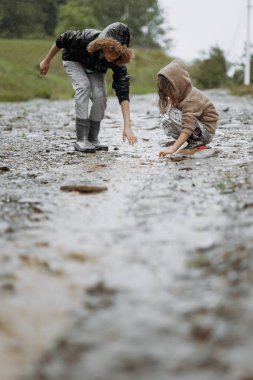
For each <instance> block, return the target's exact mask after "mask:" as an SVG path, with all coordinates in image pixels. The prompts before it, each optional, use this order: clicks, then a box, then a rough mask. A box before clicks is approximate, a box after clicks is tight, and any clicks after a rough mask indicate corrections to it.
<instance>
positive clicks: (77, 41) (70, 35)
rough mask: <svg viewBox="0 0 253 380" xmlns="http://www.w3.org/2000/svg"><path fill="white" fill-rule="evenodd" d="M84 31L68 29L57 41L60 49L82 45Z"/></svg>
mask: <svg viewBox="0 0 253 380" xmlns="http://www.w3.org/2000/svg"><path fill="white" fill-rule="evenodd" d="M82 35H83V32H82V31H81V30H68V31H67V32H65V33H62V34H61V35H60V36H59V37H58V38H57V40H56V41H55V44H56V46H57V47H58V48H59V49H62V48H64V49H73V48H79V47H81V44H82V43H83V37H82Z"/></svg>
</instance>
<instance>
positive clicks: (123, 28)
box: [99, 22, 130, 47]
mask: <svg viewBox="0 0 253 380" xmlns="http://www.w3.org/2000/svg"><path fill="white" fill-rule="evenodd" d="M106 37H109V38H113V39H114V40H116V41H118V42H120V43H121V45H126V46H127V47H129V43H130V32H129V28H128V26H127V25H126V24H123V23H122V22H114V23H113V24H110V25H108V26H107V27H106V28H105V29H104V30H102V32H101V33H100V35H99V38H106Z"/></svg>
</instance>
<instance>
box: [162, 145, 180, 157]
mask: <svg viewBox="0 0 253 380" xmlns="http://www.w3.org/2000/svg"><path fill="white" fill-rule="evenodd" d="M176 151H177V148H175V147H174V146H173V145H172V146H170V147H169V148H167V149H163V150H161V151H160V153H159V157H165V156H167V154H173V153H175V152H176Z"/></svg>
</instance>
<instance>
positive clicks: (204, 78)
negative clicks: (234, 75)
mask: <svg viewBox="0 0 253 380" xmlns="http://www.w3.org/2000/svg"><path fill="white" fill-rule="evenodd" d="M189 71H190V74H191V77H192V79H193V81H194V82H195V83H196V86H197V87H200V88H217V87H221V86H224V85H226V84H227V81H228V76H227V71H228V62H227V61H226V58H225V55H224V52H223V51H222V50H221V49H220V48H219V47H217V46H215V47H211V49H210V51H209V56H208V57H207V58H206V59H204V60H199V59H198V60H195V61H194V63H193V65H192V66H191V67H190V69H189Z"/></svg>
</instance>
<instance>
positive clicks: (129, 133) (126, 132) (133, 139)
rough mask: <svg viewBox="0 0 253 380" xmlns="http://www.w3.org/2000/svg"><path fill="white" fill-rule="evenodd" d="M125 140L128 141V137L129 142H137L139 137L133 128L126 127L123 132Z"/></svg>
mask: <svg viewBox="0 0 253 380" xmlns="http://www.w3.org/2000/svg"><path fill="white" fill-rule="evenodd" d="M122 137H123V141H124V142H125V141H126V138H127V140H128V142H129V144H131V145H134V144H135V143H136V142H137V137H136V136H135V134H134V133H133V132H132V129H131V128H124V129H123V133H122Z"/></svg>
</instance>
